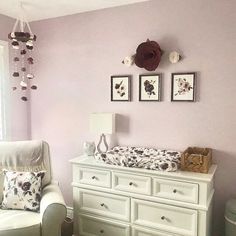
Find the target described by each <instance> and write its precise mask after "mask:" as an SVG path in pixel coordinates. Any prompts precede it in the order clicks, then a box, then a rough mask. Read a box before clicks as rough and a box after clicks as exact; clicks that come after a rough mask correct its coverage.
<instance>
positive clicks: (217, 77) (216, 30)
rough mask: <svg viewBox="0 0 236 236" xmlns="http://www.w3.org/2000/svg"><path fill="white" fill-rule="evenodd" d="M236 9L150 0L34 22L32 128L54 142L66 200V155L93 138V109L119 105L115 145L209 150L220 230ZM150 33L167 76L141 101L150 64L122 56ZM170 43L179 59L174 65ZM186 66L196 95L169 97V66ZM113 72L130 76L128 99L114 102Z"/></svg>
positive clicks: (235, 129)
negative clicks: (186, 99) (142, 77)
mask: <svg viewBox="0 0 236 236" xmlns="http://www.w3.org/2000/svg"><path fill="white" fill-rule="evenodd" d="M235 9H236V1H234V0H227V1H222V0H208V1H207V2H206V1H205V0H198V1H189V0H182V1H180V0H165V1H160V0H155V1H151V2H147V3H141V4H136V5H130V6H125V7H119V8H114V9H106V10H100V11H94V12H90V13H84V14H77V15H72V16H67V17H61V18H56V19H51V20H45V21H39V22H34V23H33V24H32V25H33V30H34V31H35V32H36V33H37V35H38V42H37V51H36V55H35V57H36V58H37V60H38V63H37V66H36V68H37V70H36V76H37V77H36V80H37V84H38V86H39V90H38V91H36V92H32V101H31V104H32V106H31V110H32V116H31V119H32V125H31V129H32V137H33V138H43V139H45V140H47V141H48V142H49V143H50V145H51V153H52V158H53V169H54V175H55V178H56V179H58V180H59V181H60V184H61V187H62V190H63V193H64V195H65V197H66V201H67V203H68V204H69V205H70V204H71V202H72V188H71V185H70V183H71V179H72V178H71V176H72V173H71V167H70V164H69V162H68V161H69V160H70V159H72V158H74V157H76V156H78V155H80V154H81V152H82V144H83V142H84V141H85V140H89V139H90V140H93V139H94V136H92V134H90V133H89V128H88V117H89V114H90V113H91V112H95V111H96V112H99V111H106V112H115V113H118V114H120V116H119V119H118V128H117V129H118V131H119V132H118V133H117V140H118V143H119V144H121V145H138V146H150V147H152V146H153V147H164V148H171V149H177V150H184V149H185V148H186V147H187V146H192V145H197V146H208V147H212V148H213V149H214V162H216V163H217V164H218V166H219V167H218V171H217V175H216V184H215V188H216V195H215V215H214V225H215V232H217V233H215V234H214V236H217V235H220V233H219V232H221V231H222V229H223V228H222V224H223V209H224V204H225V201H226V200H227V199H228V198H230V197H232V196H236V189H235V180H236V171H235V169H236V145H235V140H236V112H235V101H236V93H235V89H236V79H235V74H236V66H235V61H236V57H235V56H236V44H235V42H236V30H235V22H236V15H235ZM147 38H149V39H152V40H157V41H158V42H159V43H160V45H161V47H162V49H163V50H164V51H165V54H164V56H163V59H162V62H161V64H160V66H159V67H158V69H157V70H156V72H158V73H162V75H163V90H162V91H163V101H162V102H160V103H155V102H150V103H148V102H138V75H139V74H140V73H146V71H145V70H143V69H139V68H137V67H136V66H133V67H131V68H126V67H125V66H123V65H122V64H121V61H122V59H123V58H124V57H125V56H127V55H130V54H132V53H134V52H135V49H136V46H137V45H138V44H139V43H141V42H142V41H144V40H146V39H147ZM171 50H177V51H179V52H180V53H181V54H182V55H183V57H184V59H183V60H182V61H181V62H180V63H178V64H175V65H172V64H170V63H169V62H168V60H167V55H168V53H169V52H170V51H171ZM191 71H195V72H197V84H198V85H197V89H198V102H196V103H177V102H176V103H171V102H170V86H171V83H170V82H171V80H170V76H171V73H172V72H191ZM116 74H120V75H122V74H131V75H133V82H132V91H133V101H132V102H125V103H122V102H116V103H115V102H110V76H111V75H116Z"/></svg>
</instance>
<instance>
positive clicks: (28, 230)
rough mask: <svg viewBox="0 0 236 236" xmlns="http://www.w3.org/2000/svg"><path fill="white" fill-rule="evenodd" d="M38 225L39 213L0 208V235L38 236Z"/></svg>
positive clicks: (39, 221) (39, 223) (39, 220)
mask: <svg viewBox="0 0 236 236" xmlns="http://www.w3.org/2000/svg"><path fill="white" fill-rule="evenodd" d="M40 227H41V217H40V214H39V213H36V212H30V211H20V210H1V209H0V235H4V236H16V235H17V236H40Z"/></svg>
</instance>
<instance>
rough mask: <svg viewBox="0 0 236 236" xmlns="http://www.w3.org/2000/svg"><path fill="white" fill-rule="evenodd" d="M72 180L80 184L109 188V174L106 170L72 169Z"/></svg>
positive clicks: (75, 167)
mask: <svg viewBox="0 0 236 236" xmlns="http://www.w3.org/2000/svg"><path fill="white" fill-rule="evenodd" d="M73 180H74V181H75V182H79V183H80V184H88V185H93V186H100V187H105V188H110V187H111V173H110V171H108V170H97V169H92V168H91V169H90V168H81V167H78V166H74V167H73Z"/></svg>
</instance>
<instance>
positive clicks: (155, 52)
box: [135, 39, 162, 71]
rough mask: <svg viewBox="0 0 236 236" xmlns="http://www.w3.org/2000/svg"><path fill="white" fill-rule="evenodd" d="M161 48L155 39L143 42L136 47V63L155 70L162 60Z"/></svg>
mask: <svg viewBox="0 0 236 236" xmlns="http://www.w3.org/2000/svg"><path fill="white" fill-rule="evenodd" d="M161 54H162V51H161V48H160V46H159V44H158V43H157V42H155V41H150V40H149V39H148V40H147V41H146V42H143V43H141V44H140V45H139V46H138V47H137V49H136V55H135V64H136V66H138V67H140V68H144V69H146V70H148V71H154V70H156V68H157V67H158V65H159V63H160V61H161Z"/></svg>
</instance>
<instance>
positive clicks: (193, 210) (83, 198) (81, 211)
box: [71, 156, 216, 236]
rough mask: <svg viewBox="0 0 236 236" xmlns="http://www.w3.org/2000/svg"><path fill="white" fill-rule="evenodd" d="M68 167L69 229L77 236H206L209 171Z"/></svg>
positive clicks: (82, 160) (78, 162)
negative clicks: (70, 177) (70, 193)
mask: <svg viewBox="0 0 236 236" xmlns="http://www.w3.org/2000/svg"><path fill="white" fill-rule="evenodd" d="M71 163H72V165H73V183H72V186H73V196H74V197H73V199H74V224H75V225H74V227H75V234H76V235H79V236H210V235H211V234H210V232H211V213H212V200H213V195H214V186H213V181H214V173H215V170H216V165H212V167H211V169H210V171H209V174H200V173H192V172H183V171H178V172H160V171H153V170H145V169H137V168H127V167H119V166H113V165H107V164H104V163H102V162H98V161H96V160H94V159H93V158H92V157H86V156H81V157H78V158H75V159H73V160H71Z"/></svg>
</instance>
